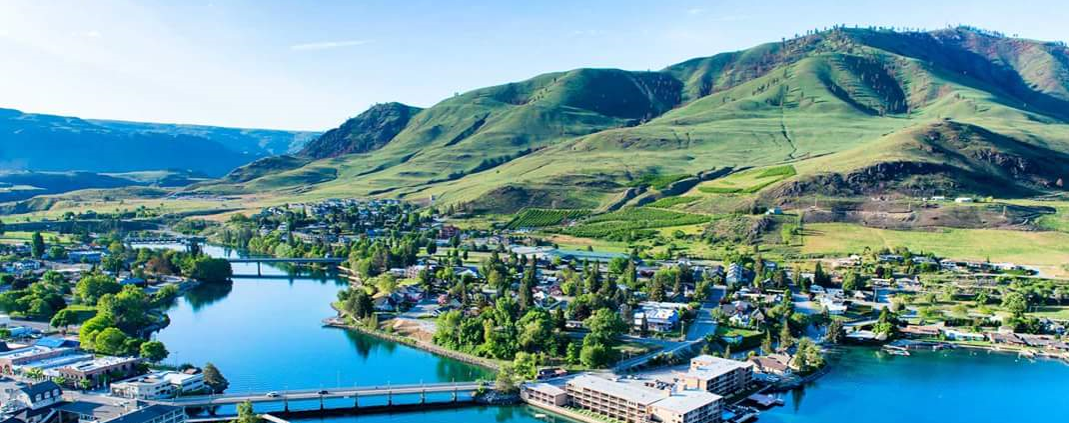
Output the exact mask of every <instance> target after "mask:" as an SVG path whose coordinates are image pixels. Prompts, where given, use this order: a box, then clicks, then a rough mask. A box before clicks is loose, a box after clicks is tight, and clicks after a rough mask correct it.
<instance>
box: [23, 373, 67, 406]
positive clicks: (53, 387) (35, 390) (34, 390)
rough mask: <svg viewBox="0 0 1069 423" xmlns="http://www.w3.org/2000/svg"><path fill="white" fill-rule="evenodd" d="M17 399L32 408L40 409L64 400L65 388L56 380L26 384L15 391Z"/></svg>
mask: <svg viewBox="0 0 1069 423" xmlns="http://www.w3.org/2000/svg"><path fill="white" fill-rule="evenodd" d="M15 400H17V401H19V402H21V403H22V404H23V405H24V406H26V407H28V408H29V409H31V410H40V409H42V408H45V407H49V406H52V405H53V404H55V403H57V402H60V401H62V400H63V388H60V386H59V385H57V384H56V382H53V381H50V380H49V381H45V382H41V383H35V384H33V385H28V386H24V387H22V388H19V390H18V391H17V392H15Z"/></svg>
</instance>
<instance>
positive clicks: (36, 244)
mask: <svg viewBox="0 0 1069 423" xmlns="http://www.w3.org/2000/svg"><path fill="white" fill-rule="evenodd" d="M30 253H31V254H33V258H35V259H39V258H41V257H44V255H45V238H44V237H43V236H41V232H34V233H33V237H31V239H30Z"/></svg>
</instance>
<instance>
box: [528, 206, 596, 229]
mask: <svg viewBox="0 0 1069 423" xmlns="http://www.w3.org/2000/svg"><path fill="white" fill-rule="evenodd" d="M588 214H590V210H585V209H577V210H562V209H523V210H522V211H521V212H519V213H517V214H516V217H515V218H513V219H512V221H510V222H509V224H508V228H509V229H519V228H542V227H546V226H554V225H559V224H561V223H562V222H564V221H565V220H569V219H573V220H574V219H578V218H581V217H583V216H586V215H588Z"/></svg>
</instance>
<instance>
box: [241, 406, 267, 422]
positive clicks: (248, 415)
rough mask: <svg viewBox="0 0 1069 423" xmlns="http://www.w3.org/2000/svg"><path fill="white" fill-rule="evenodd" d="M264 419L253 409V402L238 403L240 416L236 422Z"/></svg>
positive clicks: (260, 420)
mask: <svg viewBox="0 0 1069 423" xmlns="http://www.w3.org/2000/svg"><path fill="white" fill-rule="evenodd" d="M262 421H263V420H262V419H261V418H260V416H259V415H257V414H256V412H255V411H253V409H252V403H251V402H249V401H245V402H243V403H241V404H238V418H237V420H234V423H260V422H262Z"/></svg>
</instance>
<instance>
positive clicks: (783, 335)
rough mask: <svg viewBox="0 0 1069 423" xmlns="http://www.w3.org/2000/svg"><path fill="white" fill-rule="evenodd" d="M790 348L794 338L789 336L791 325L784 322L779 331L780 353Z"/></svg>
mask: <svg viewBox="0 0 1069 423" xmlns="http://www.w3.org/2000/svg"><path fill="white" fill-rule="evenodd" d="M792 346H794V336H793V335H791V325H790V324H789V323H787V321H786V320H784V321H783V326H782V327H781V328H780V331H779V349H780V351H787V350H788V349H790V348H791V347H792Z"/></svg>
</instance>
